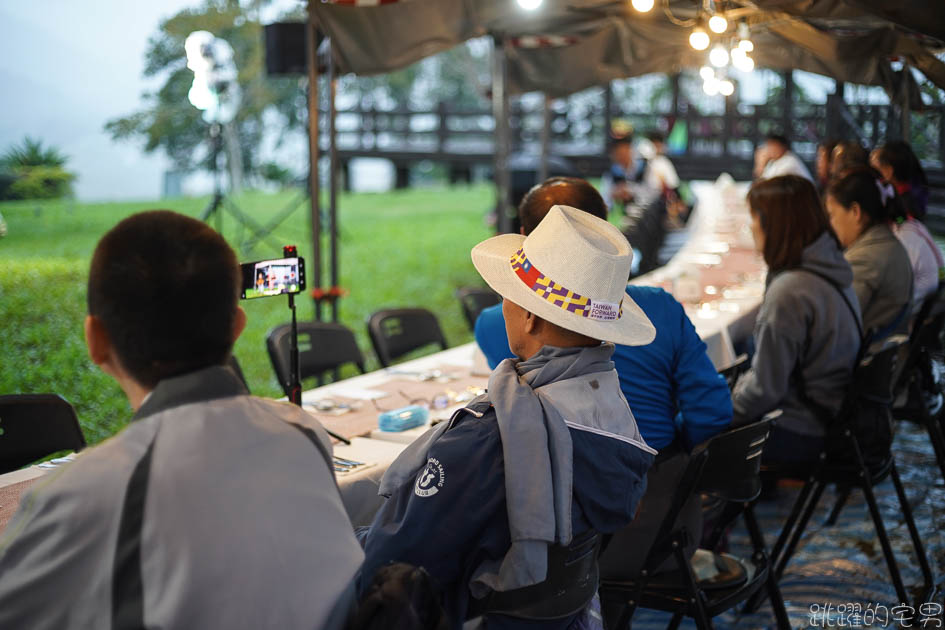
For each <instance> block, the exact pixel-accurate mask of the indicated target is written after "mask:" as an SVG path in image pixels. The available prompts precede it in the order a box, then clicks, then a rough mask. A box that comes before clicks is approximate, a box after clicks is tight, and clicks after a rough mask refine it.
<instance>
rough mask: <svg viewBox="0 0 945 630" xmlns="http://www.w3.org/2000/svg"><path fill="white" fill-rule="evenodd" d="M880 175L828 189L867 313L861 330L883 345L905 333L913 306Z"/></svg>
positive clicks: (833, 219)
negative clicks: (893, 337) (886, 341)
mask: <svg viewBox="0 0 945 630" xmlns="http://www.w3.org/2000/svg"><path fill="white" fill-rule="evenodd" d="M881 190H883V184H882V182H881V181H880V180H879V174H878V173H876V171H874V170H873V169H870V168H864V169H859V170H854V171H851V172H849V173H847V174H846V175H845V176H844V177H841V178H840V179H837V180H834V181H833V182H831V184H830V186H829V187H828V188H827V214H828V215H829V216H830V225H831V226H832V227H833V229H834V232H836V234H837V237H838V238H839V239H840V244H841V246H842V247H843V248H844V250H845V251H844V256H845V257H846V259H847V262H849V263H850V267H851V268H852V269H853V288H854V290H855V291H856V297H857V298H858V299H859V301H860V310H861V311H862V313H863V330H864V331H868V330H872V331H873V338H874V340H875V339H881V338H883V337H886V336H888V335H890V334H892V333H896V332H903V331H905V330H906V328H907V327H908V324H909V318H908V313H909V307H910V305H911V303H912V264H911V263H910V262H909V254H907V253H906V249H905V248H904V247H903V246H902V243H900V242H899V239H897V238H896V237H895V235H893V233H892V231H891V230H890V229H889V218H890V212H889V208H888V207H887V204H886V203H884V199H883V195H882V193H881V192H880V191H881Z"/></svg>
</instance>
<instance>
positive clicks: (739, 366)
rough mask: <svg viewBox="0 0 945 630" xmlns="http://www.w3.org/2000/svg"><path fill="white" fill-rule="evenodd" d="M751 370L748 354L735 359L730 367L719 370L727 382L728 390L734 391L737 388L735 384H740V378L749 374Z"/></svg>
mask: <svg viewBox="0 0 945 630" xmlns="http://www.w3.org/2000/svg"><path fill="white" fill-rule="evenodd" d="M749 368H751V361H749V360H748V355H747V354H740V355H738V356H737V357H735V361H733V362H732V363H731V364H730V365H727V366H725V367H724V368H722V369H721V370H719V376H721V377H722V378H724V379H725V382H726V383H727V384H728V388H729V389H732V388H734V387H735V383H737V382H738V378H739V377H740V376H741V375H742V374H744V373H745V372H747V371H748V370H749Z"/></svg>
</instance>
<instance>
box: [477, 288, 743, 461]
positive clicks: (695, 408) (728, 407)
mask: <svg viewBox="0 0 945 630" xmlns="http://www.w3.org/2000/svg"><path fill="white" fill-rule="evenodd" d="M627 294H628V295H629V296H630V297H631V298H633V301H634V302H636V303H637V304H638V305H639V306H640V308H641V309H643V312H644V313H646V316H647V317H648V318H649V319H650V321H651V322H653V325H654V326H655V327H656V338H655V339H654V340H653V343H651V344H649V345H647V346H619V345H618V346H617V349H616V350H615V351H614V356H613V362H614V365H615V367H616V369H617V374H618V376H619V377H620V389H621V390H623V395H624V396H625V397H626V398H627V402H628V403H629V404H630V410H631V411H633V417H634V418H635V419H636V421H637V426H639V428H640V433H642V434H643V438H644V439H645V440H646V443H647V444H649V445H650V446H652V447H653V448H655V449H657V450H660V449H663V448H666V447H667V446H669V445H670V444H671V443H672V442H673V440H674V439H675V438H676V436H677V434H681V435H682V437H683V439H684V441H685V444H686V446H688V447H690V448H691V447H692V446H695V445H696V444H699V443H701V442H704V441H706V440H707V439H709V438H710V437H712V436H713V435H715V434H717V433H719V432H721V431H722V430H724V429H725V428H726V427H728V426H729V424H731V422H732V399H731V396H730V394H729V390H728V386H727V385H726V384H725V381H724V379H722V377H720V376H719V375H718V373H717V372H716V369H715V366H713V365H712V361H710V360H709V357H708V355H706V352H705V344H704V343H703V342H702V339H700V338H699V335H698V334H697V333H696V329H695V328H694V327H693V325H692V322H691V321H689V317H687V316H686V312H685V310H683V307H682V305H681V304H680V303H679V302H677V301H676V299H675V298H673V296H671V295H670V294H669V293H667V292H666V291H664V290H663V289H659V288H656V287H642V286H636V285H631V286H628V287H627ZM475 332H476V343H478V344H479V347H480V348H481V349H482V352H483V353H484V354H485V355H486V359H487V360H488V361H489V366H490V367H492V368H494V367H495V366H496V365H498V364H499V362H500V361H502V359H506V358H509V357H512V356H514V355H513V354H512V351H511V350H510V349H509V339H508V336H507V335H506V332H505V320H504V319H503V318H502V306H501V305H497V306H492V307H489V308H487V309H485V310H484V311H483V312H482V314H481V315H479V318H478V319H477V320H476V327H475ZM677 414H678V415H677Z"/></svg>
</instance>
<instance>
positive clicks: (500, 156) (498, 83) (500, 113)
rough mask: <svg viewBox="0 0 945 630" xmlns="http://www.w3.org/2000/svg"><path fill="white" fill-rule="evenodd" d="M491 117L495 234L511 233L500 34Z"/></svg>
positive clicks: (505, 82) (494, 57) (505, 67)
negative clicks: (493, 149) (493, 129)
mask: <svg viewBox="0 0 945 630" xmlns="http://www.w3.org/2000/svg"><path fill="white" fill-rule="evenodd" d="M492 42H493V44H492V115H493V118H494V119H495V176H494V179H495V192H496V231H497V232H498V233H499V234H505V233H509V232H512V231H513V230H512V226H513V222H512V219H513V217H512V215H511V213H510V208H509V170H508V160H509V95H508V91H507V87H508V62H507V59H506V56H505V42H504V41H503V40H502V37H501V36H500V35H495V36H494V37H493V39H492Z"/></svg>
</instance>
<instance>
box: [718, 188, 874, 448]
mask: <svg viewBox="0 0 945 630" xmlns="http://www.w3.org/2000/svg"><path fill="white" fill-rule="evenodd" d="M748 207H749V210H750V213H751V220H752V223H751V227H752V233H753V235H754V238H755V247H756V248H757V249H758V251H759V252H761V254H762V255H763V256H764V259H765V262H766V263H767V265H768V277H767V279H766V282H765V285H766V288H765V294H764V300H763V301H762V304H761V310H760V311H759V313H758V317H757V319H756V321H755V332H754V339H755V345H756V351H755V355H754V357H753V358H752V362H751V369H749V371H748V372H746V373H745V374H744V375H743V376H742V377H741V378H740V379H739V380H738V383H736V385H735V388H734V390H733V392H732V402H733V405H734V407H735V420H734V424H736V425H738V424H743V423H747V422H751V421H754V420H757V419H758V418H760V417H761V416H763V415H764V414H766V413H768V412H769V411H772V410H774V409H782V410H783V412H784V413H783V415H782V416H781V418H780V419H779V420H778V423H777V425H776V426H774V427H773V428H772V430H771V432H772V435H771V438H770V439H769V440H768V442H767V444H766V445H765V452H764V455H763V457H764V458H765V460H766V461H770V462H775V463H811V462H813V461H816V459H817V457H818V456H819V454H820V452H821V451H822V450H823V448H824V445H825V441H826V440H825V437H826V429H827V424H826V423H827V418H826V417H824V414H823V413H821V411H822V410H828V411H829V412H831V413H836V411H837V409H838V408H839V406H840V403H841V401H842V399H843V396H844V393H845V392H846V388H847V386H848V385H849V383H850V380H851V379H852V377H853V364H854V362H855V360H856V356H857V352H858V351H859V347H860V332H859V326H860V324H859V322H860V308H859V303H858V302H857V299H856V293H855V292H854V291H853V286H852V284H853V272H852V270H851V269H850V264H849V263H848V262H847V261H846V260H845V259H844V258H843V253H842V252H841V251H840V243H839V241H838V240H837V237H836V235H835V234H834V232H833V229H832V228H831V227H830V223H829V222H828V220H827V215H826V214H825V213H824V210H823V207H822V206H821V203H820V198H819V197H818V195H817V191H816V190H815V189H814V185H813V184H812V183H811V182H810V180H807V179H805V178H803V177H799V176H797V175H784V176H781V177H775V178H772V179H765V180H761V181H758V182H755V183H754V184H752V186H751V189H750V190H749V192H748Z"/></svg>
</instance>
